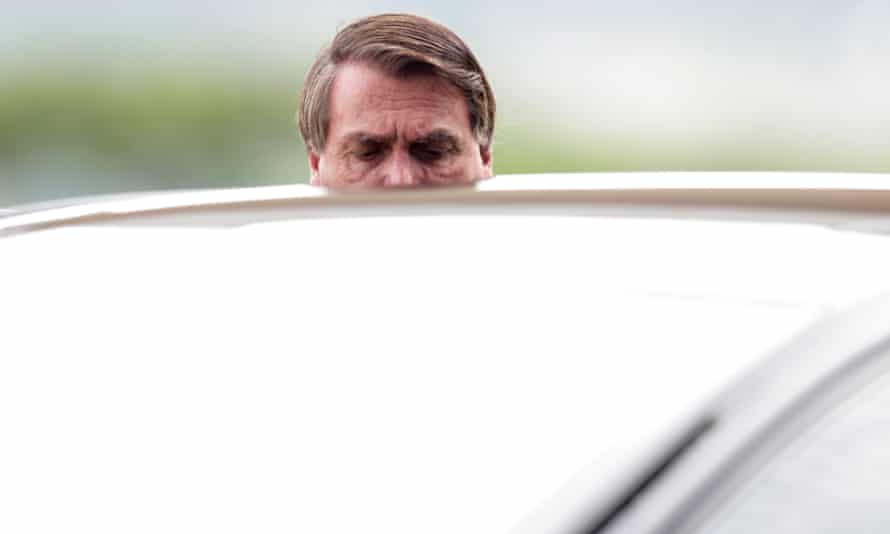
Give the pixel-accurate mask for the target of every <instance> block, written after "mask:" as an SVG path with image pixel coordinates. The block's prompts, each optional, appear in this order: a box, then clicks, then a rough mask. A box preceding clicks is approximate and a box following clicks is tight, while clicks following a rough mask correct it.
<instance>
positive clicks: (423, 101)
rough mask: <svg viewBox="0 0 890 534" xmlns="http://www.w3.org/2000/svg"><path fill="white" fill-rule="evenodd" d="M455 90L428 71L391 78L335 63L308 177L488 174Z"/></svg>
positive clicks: (463, 178) (434, 181) (447, 179)
mask: <svg viewBox="0 0 890 534" xmlns="http://www.w3.org/2000/svg"><path fill="white" fill-rule="evenodd" d="M491 160H492V158H491V151H490V150H489V149H488V148H486V147H482V146H480V145H479V143H478V142H477V141H476V138H475V136H474V135H473V132H472V130H471V128H470V115H469V111H468V109H467V103H466V101H465V100H464V97H463V95H462V94H461V92H460V90H459V89H458V88H457V87H455V86H454V85H452V84H451V83H449V82H448V81H446V80H444V79H442V78H439V77H437V76H435V75H432V74H426V73H418V74H411V75H408V76H407V77H400V78H396V77H393V76H390V75H389V74H387V73H385V72H383V71H382V70H380V69H378V68H376V67H373V66H370V65H367V64H363V63H346V64H342V65H339V66H338V67H337V74H336V77H335V79H334V82H333V86H332V87H331V95H330V122H329V123H328V137H327V142H326V143H325V147H324V150H323V151H322V152H321V153H320V154H317V153H314V152H310V153H309V168H310V170H311V172H312V184H313V185H321V186H326V187H331V188H337V189H350V188H369V187H412V186H420V185H452V184H468V183H472V182H475V181H477V180H481V179H483V178H488V177H490V176H491V175H492V161H491Z"/></svg>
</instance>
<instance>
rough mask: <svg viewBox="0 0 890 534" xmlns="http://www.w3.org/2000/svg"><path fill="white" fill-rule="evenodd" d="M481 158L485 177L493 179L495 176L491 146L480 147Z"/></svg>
mask: <svg viewBox="0 0 890 534" xmlns="http://www.w3.org/2000/svg"><path fill="white" fill-rule="evenodd" d="M479 156H480V157H481V158H482V173H483V177H484V178H491V177H492V176H493V175H494V161H493V156H492V154H491V145H488V146H482V145H479Z"/></svg>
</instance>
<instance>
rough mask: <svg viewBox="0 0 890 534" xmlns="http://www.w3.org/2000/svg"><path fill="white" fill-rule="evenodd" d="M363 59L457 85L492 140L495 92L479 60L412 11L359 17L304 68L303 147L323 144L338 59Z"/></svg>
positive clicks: (484, 137) (476, 126) (486, 140)
mask: <svg viewBox="0 0 890 534" xmlns="http://www.w3.org/2000/svg"><path fill="white" fill-rule="evenodd" d="M346 62H361V63H366V64H370V65H373V66H375V67H378V68H380V69H382V70H383V71H384V72H387V73H389V74H390V75H392V76H396V77H407V76H412V75H415V74H433V75H436V76H439V77H441V78H443V79H445V80H447V81H449V82H451V83H452V84H453V85H454V86H456V87H457V88H458V89H460V90H461V92H462V93H463V95H464V99H465V100H466V102H467V108H468V109H469V113H470V128H471V129H472V131H473V134H474V135H475V137H476V141H477V142H478V143H479V144H480V145H481V146H482V147H485V148H488V147H490V146H491V142H492V137H493V134H494V117H495V100H494V93H493V92H492V90H491V86H490V85H489V84H488V80H487V79H486V77H485V73H484V72H483V71H482V66H481V65H480V64H479V61H478V60H476V57H475V56H474V55H473V52H472V51H470V48H469V47H468V46H467V45H466V44H465V43H464V42H463V40H461V38H460V37H458V36H457V35H456V34H455V33H454V32H452V31H451V30H449V29H448V28H446V27H445V26H442V25H441V24H438V23H436V22H433V21H431V20H429V19H425V18H423V17H418V16H416V15H406V14H384V15H375V16H372V17H367V18H363V19H361V20H359V21H357V22H354V23H352V24H350V25H349V26H346V27H345V28H343V29H342V30H340V31H339V32H338V33H337V35H336V36H335V37H334V40H333V41H332V42H331V44H330V45H328V46H327V47H326V48H325V49H324V50H322V52H321V54H319V56H318V58H317V59H316V60H315V63H314V64H313V65H312V67H311V68H310V69H309V72H308V73H307V74H306V80H305V82H304V83H303V93H302V96H301V99H300V110H299V112H298V124H299V127H300V133H301V134H302V136H303V141H304V142H305V143H306V148H307V150H310V151H312V152H315V153H316V154H319V153H321V152H322V151H323V150H324V146H325V142H326V141H327V136H328V125H329V123H330V94H331V87H332V85H333V83H334V77H335V76H336V70H337V65H340V64H342V63H346Z"/></svg>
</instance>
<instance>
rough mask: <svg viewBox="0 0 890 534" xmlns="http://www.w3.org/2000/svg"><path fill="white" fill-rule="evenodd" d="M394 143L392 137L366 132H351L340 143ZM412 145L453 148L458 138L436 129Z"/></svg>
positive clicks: (448, 132) (443, 129) (393, 137)
mask: <svg viewBox="0 0 890 534" xmlns="http://www.w3.org/2000/svg"><path fill="white" fill-rule="evenodd" d="M393 141H395V136H394V135H374V134H372V133H368V132H353V133H350V134H347V135H346V136H345V137H344V138H343V140H342V141H341V144H342V145H350V144H353V143H359V144H366V143H374V144H381V145H388V144H392V142H393ZM411 144H412V145H415V144H428V145H451V146H453V147H457V146H458V137H457V136H456V135H455V134H453V133H452V132H450V131H449V130H446V129H445V128H436V129H435V130H433V131H431V132H429V133H428V134H426V135H423V136H421V137H419V138H417V139H414V140H413V141H411Z"/></svg>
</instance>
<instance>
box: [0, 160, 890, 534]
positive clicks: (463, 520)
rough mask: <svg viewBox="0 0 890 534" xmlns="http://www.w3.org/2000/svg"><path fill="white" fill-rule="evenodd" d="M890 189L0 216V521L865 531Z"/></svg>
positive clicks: (290, 197) (173, 199) (888, 261)
mask: <svg viewBox="0 0 890 534" xmlns="http://www.w3.org/2000/svg"><path fill="white" fill-rule="evenodd" d="M888 212H890V177H888V176H881V175H830V174H826V175H819V174H781V173H777V174H765V173H729V174H717V173H715V174H708V173H705V174H685V173H665V174H600V175H568V176H558V175H553V176H509V177H499V178H495V179H492V180H489V181H486V182H483V183H481V184H479V185H477V186H476V187H474V188H466V189H464V188H460V189H440V190H414V191H398V192H379V193H367V194H332V193H326V192H324V191H321V190H317V189H312V188H308V187H306V186H292V187H273V188H256V189H246V190H227V191H203V192H180V193H176V192H171V193H158V194H138V195H131V196H126V197H112V198H107V199H101V198H100V199H92V200H90V201H85V202H80V201H73V202H64V203H58V204H55V205H48V206H43V207H36V208H35V207H30V208H29V207H22V208H17V209H15V210H14V211H13V213H12V214H7V215H5V216H4V217H2V218H0V532H10V533H12V532H90V533H98V532H109V533H110V532H114V533H120V532H190V533H193V532H214V533H219V532H264V533H269V532H282V533H284V532H287V533H294V532H347V531H352V532H355V531H371V532H390V533H391V532H405V533H408V532H410V533H416V532H442V533H455V532H462V533H467V532H479V533H492V532H501V533H509V532H513V533H551V532H552V533H570V532H586V533H593V532H609V533H668V532H670V533H674V532H683V533H687V532H688V533H693V532H694V533H703V532H707V533H714V532H718V533H735V532H807V533H810V532H839V533H840V532H843V533H849V532H879V531H884V530H885V529H886V527H887V526H888V525H890V482H887V481H890V453H888V452H887V450H888V448H887V446H886V443H887V442H888V441H890V410H887V409H886V406H888V403H890V387H887V384H888V381H887V377H886V374H885V369H886V368H887V367H888V366H890V299H888V298H887V297H886V296H885V295H886V294H887V290H888V289H890V275H888V273H890V237H888V236H887V235H886V234H885V232H886V231H887V230H888V229H890V224H888V223H890V217H888Z"/></svg>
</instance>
